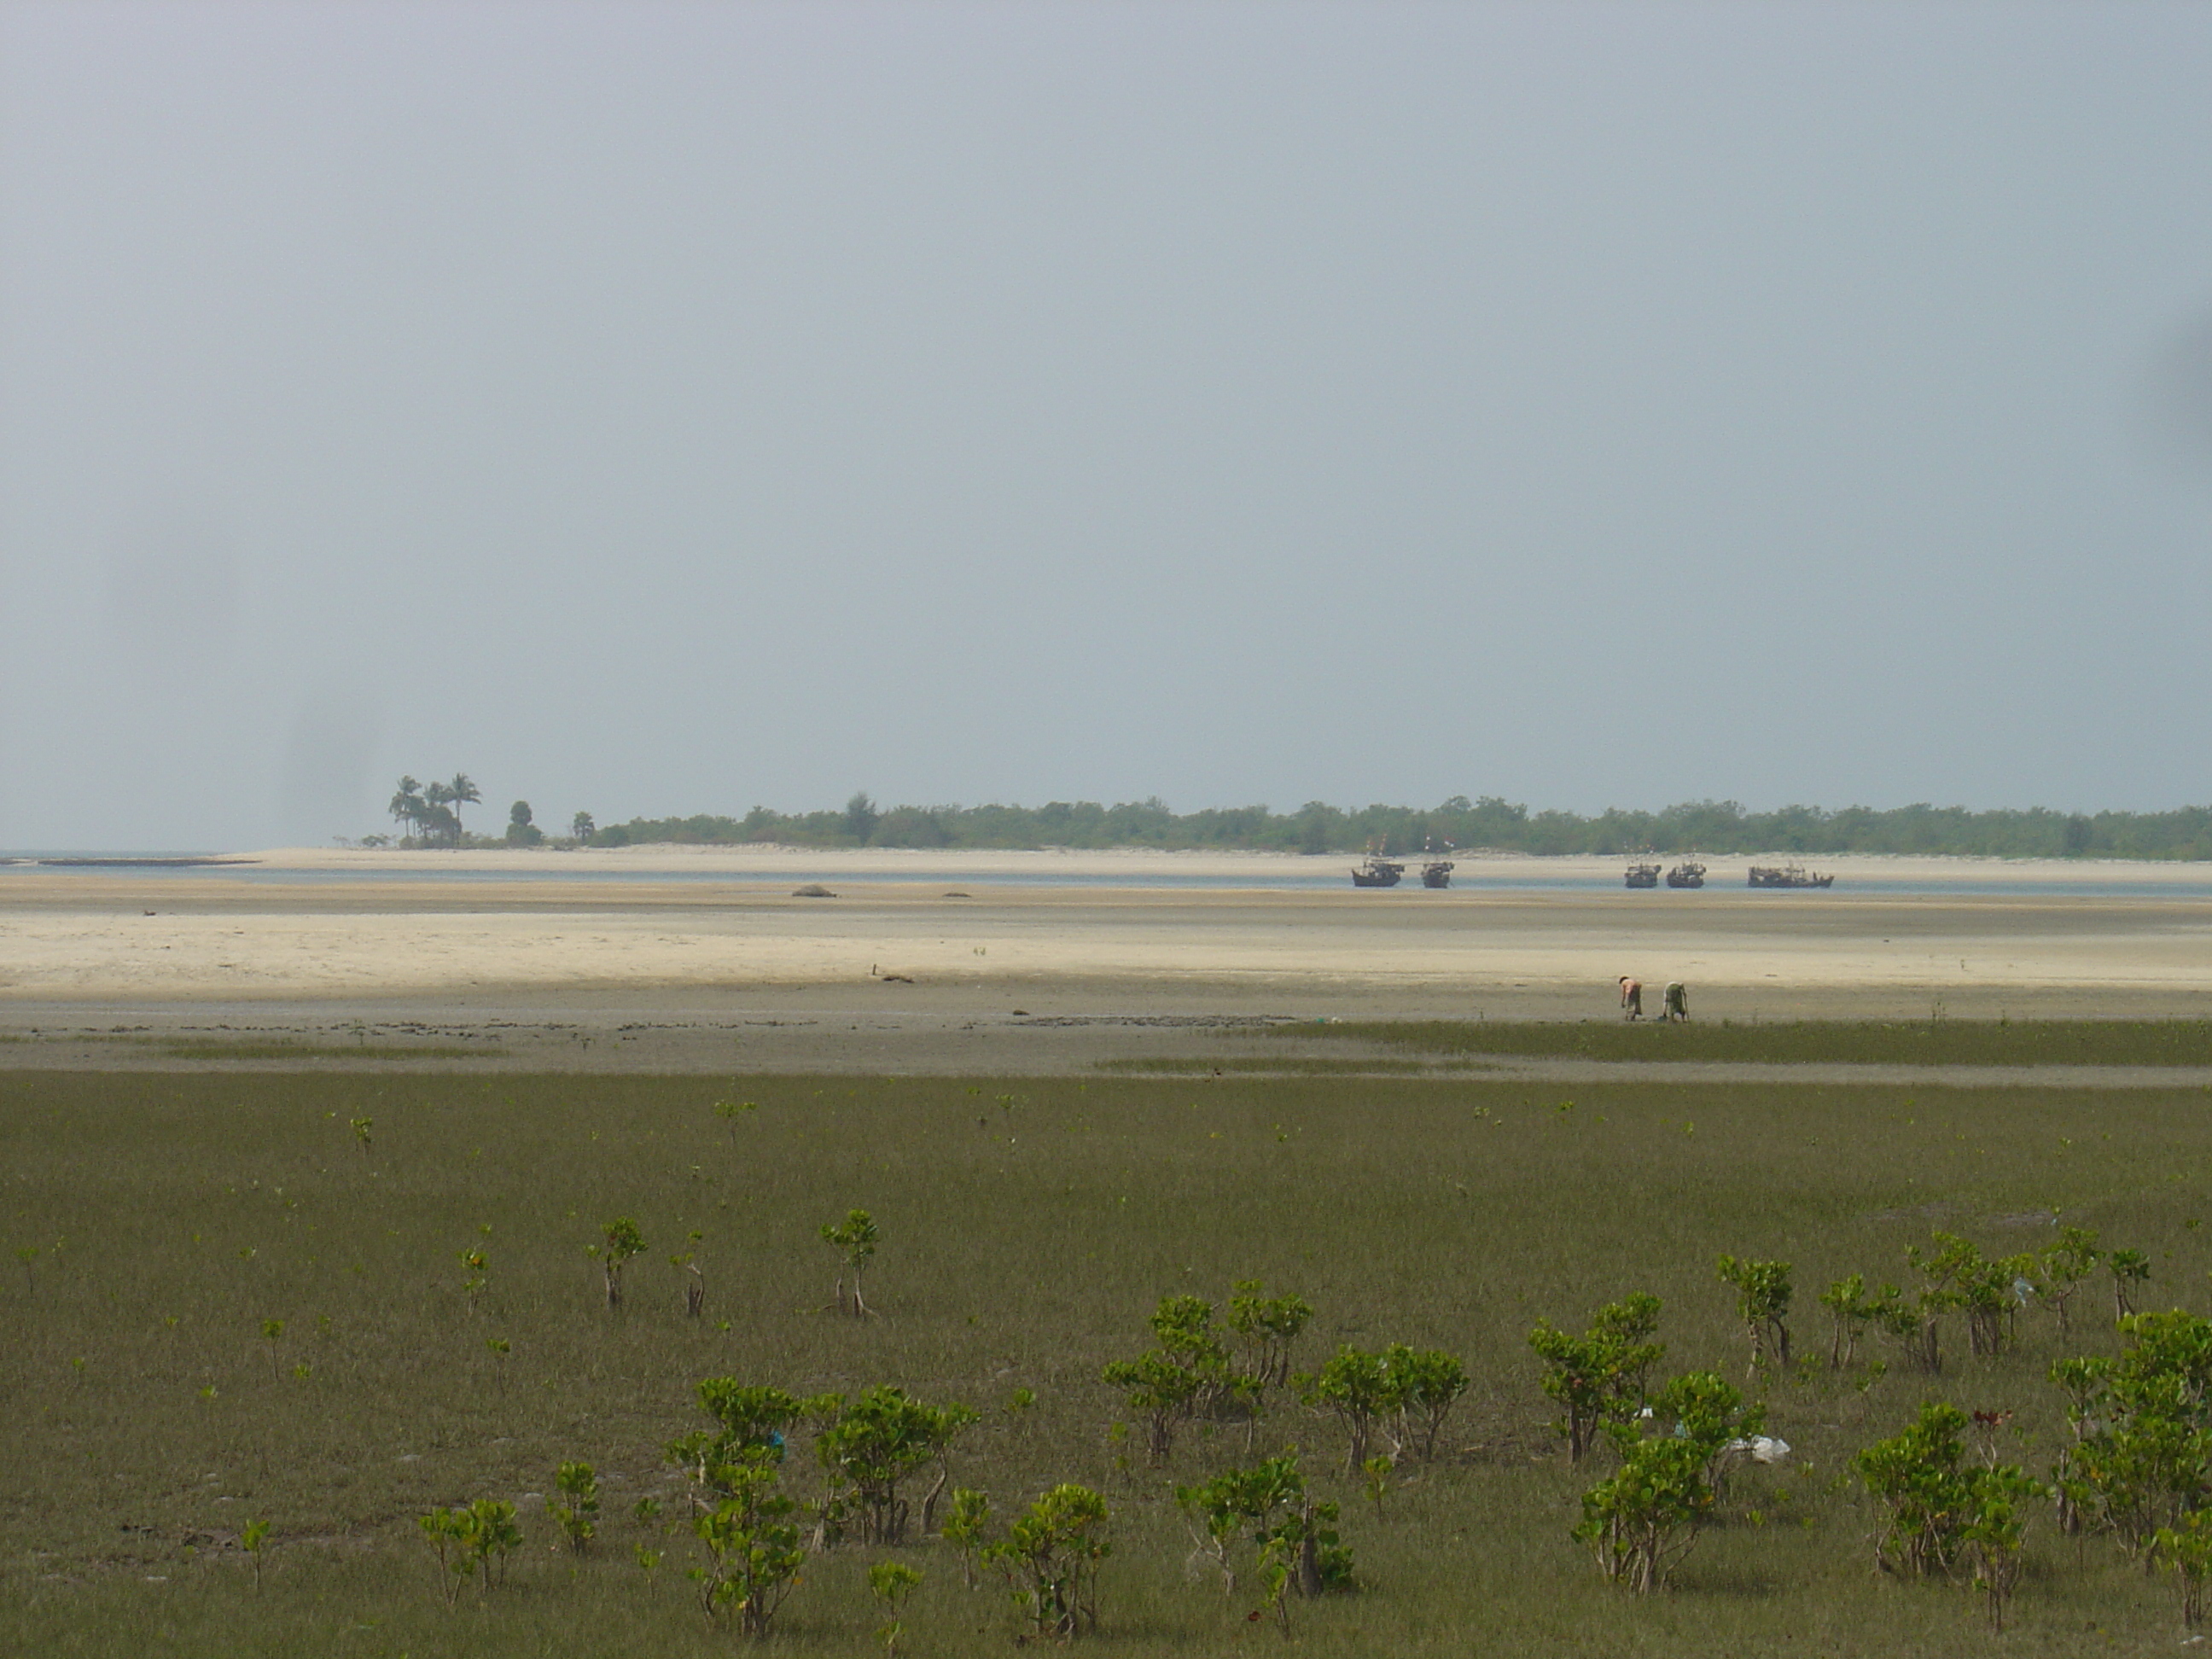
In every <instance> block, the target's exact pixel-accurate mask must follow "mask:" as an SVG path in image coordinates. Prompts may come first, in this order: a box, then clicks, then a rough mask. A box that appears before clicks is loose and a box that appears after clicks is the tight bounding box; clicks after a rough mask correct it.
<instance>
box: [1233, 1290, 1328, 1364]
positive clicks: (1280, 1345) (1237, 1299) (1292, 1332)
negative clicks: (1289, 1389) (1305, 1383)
mask: <svg viewBox="0 0 2212 1659" xmlns="http://www.w3.org/2000/svg"><path fill="white" fill-rule="evenodd" d="M1263 1288H1264V1287H1263V1286H1262V1285H1261V1282H1260V1281H1259V1280H1258V1279H1240V1280H1238V1281H1237V1284H1235V1285H1232V1286H1231V1290H1232V1291H1234V1292H1235V1294H1233V1295H1232V1296H1231V1297H1230V1298H1229V1328H1230V1329H1231V1330H1232V1331H1234V1332H1235V1333H1236V1334H1237V1339H1238V1340H1240V1341H1241V1342H1242V1343H1243V1345H1244V1348H1245V1364H1244V1373H1245V1375H1246V1376H1249V1377H1250V1378H1251V1379H1252V1380H1253V1382H1254V1383H1256V1384H1257V1385H1258V1386H1259V1387H1260V1388H1262V1389H1269V1388H1273V1389H1279V1388H1283V1387H1285V1386H1287V1385H1288V1383H1289V1382H1290V1380H1291V1348H1292V1346H1294V1345H1295V1344H1296V1343H1297V1340H1298V1336H1299V1334H1300V1333H1301V1332H1303V1331H1304V1329H1305V1328H1306V1327H1307V1326H1308V1325H1310V1324H1311V1323H1312V1322H1313V1315H1314V1310H1313V1304H1311V1303H1310V1302H1308V1301H1307V1300H1306V1299H1305V1298H1304V1297H1301V1296H1277V1297H1263V1296H1261V1294H1260V1292H1261V1290H1262V1289H1263Z"/></svg>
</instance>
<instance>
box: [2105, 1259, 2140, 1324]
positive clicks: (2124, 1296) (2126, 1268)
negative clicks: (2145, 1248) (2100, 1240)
mask: <svg viewBox="0 0 2212 1659" xmlns="http://www.w3.org/2000/svg"><path fill="white" fill-rule="evenodd" d="M2105 1267H2106V1271H2107V1272H2109V1273H2111V1274H2112V1320H2113V1322H2114V1323H2115V1324H2117V1323H2118V1322H2119V1321H2121V1320H2123V1319H2125V1318H2126V1317H2127V1316H2129V1315H2130V1314H2131V1313H2133V1312H2134V1311H2135V1310H2136V1286H2138V1285H2142V1284H2143V1283H2144V1282H2145V1281H2147V1280H2148V1279H2149V1278H2150V1258H2149V1257H2148V1256H2147V1255H2144V1254H2143V1253H2142V1251H2141V1250H2114V1251H2113V1252H2112V1254H2111V1255H2108V1256H2106V1258H2105Z"/></svg>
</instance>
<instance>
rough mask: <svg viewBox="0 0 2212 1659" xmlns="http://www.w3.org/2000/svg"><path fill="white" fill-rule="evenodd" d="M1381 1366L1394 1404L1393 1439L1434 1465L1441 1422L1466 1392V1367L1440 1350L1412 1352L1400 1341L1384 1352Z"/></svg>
mask: <svg viewBox="0 0 2212 1659" xmlns="http://www.w3.org/2000/svg"><path fill="white" fill-rule="evenodd" d="M1383 1365H1384V1368H1385V1369H1386V1370H1388V1371H1389V1376H1390V1383H1391V1389H1392V1392H1393V1393H1394V1394H1395V1395H1396V1401H1397V1413H1398V1431H1397V1434H1396V1436H1395V1438H1396V1439H1397V1441H1398V1442H1399V1444H1400V1445H1401V1447H1403V1446H1406V1445H1411V1446H1412V1447H1413V1449H1414V1451H1415V1453H1416V1454H1417V1455H1419V1458H1420V1460H1421V1462H1424V1463H1432V1462H1435V1461H1436V1456H1437V1437H1438V1436H1439V1435H1441V1434H1442V1433H1443V1427H1444V1419H1446V1418H1447V1417H1449V1416H1450V1415H1451V1409H1452V1407H1454V1406H1455V1405H1456V1404H1458V1402H1459V1398H1460V1396H1461V1395H1463V1394H1465V1393H1466V1392H1467V1389H1468V1376H1467V1367H1466V1366H1464V1365H1462V1364H1460V1362H1459V1361H1458V1360H1457V1359H1456V1358H1453V1357H1452V1356H1451V1355H1450V1354H1448V1353H1445V1352H1442V1351H1441V1350H1440V1349H1435V1348H1425V1349H1413V1348H1409V1347H1407V1346H1405V1344H1403V1343H1393V1344H1392V1345H1391V1346H1389V1348H1387V1349H1386V1350H1384V1352H1383Z"/></svg>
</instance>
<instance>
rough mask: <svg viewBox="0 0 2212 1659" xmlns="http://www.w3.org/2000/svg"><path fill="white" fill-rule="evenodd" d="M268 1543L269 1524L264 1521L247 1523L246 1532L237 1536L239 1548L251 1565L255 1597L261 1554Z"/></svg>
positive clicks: (258, 1581)
mask: <svg viewBox="0 0 2212 1659" xmlns="http://www.w3.org/2000/svg"><path fill="white" fill-rule="evenodd" d="M268 1543H269V1523H268V1522H266V1521H249V1522H246V1530H245V1531H244V1532H242V1533H240V1534H239V1535H238V1544H239V1547H240V1549H242V1550H244V1551H245V1552H246V1559H247V1560H249V1561H251V1562H252V1563H253V1589H254V1593H255V1594H256V1595H258V1594H260V1591H261V1552H262V1551H263V1550H264V1548H265V1547H267V1546H268Z"/></svg>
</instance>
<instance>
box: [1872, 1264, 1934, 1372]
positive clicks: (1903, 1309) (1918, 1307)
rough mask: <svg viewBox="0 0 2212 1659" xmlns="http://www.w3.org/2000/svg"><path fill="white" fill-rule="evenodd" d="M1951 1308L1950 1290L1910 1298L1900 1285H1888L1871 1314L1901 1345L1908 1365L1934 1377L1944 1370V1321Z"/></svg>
mask: <svg viewBox="0 0 2212 1659" xmlns="http://www.w3.org/2000/svg"><path fill="white" fill-rule="evenodd" d="M1949 1306H1951V1297H1950V1295H1949V1293H1948V1291H1940V1290H1932V1289H1931V1290H1924V1291H1921V1292H1920V1293H1919V1294H1918V1295H1917V1296H1916V1297H1911V1298H1909V1299H1908V1298H1907V1297H1906V1296H1905V1292H1904V1291H1902V1290H1900V1289H1899V1287H1898V1286H1896V1285H1883V1286H1882V1287H1881V1291H1880V1292H1879V1293H1878V1294H1877V1295H1876V1296H1875V1298H1874V1299H1873V1301H1871V1302H1870V1303H1869V1304H1867V1313H1868V1316H1869V1318H1870V1319H1871V1321H1872V1322H1873V1324H1874V1327H1875V1329H1876V1330H1878V1331H1880V1332H1881V1334H1883V1335H1885V1336H1887V1337H1888V1338H1889V1339H1890V1340H1892V1341H1893V1342H1895V1343H1896V1344H1897V1346H1898V1348H1899V1351H1900V1352H1902V1353H1903V1354H1904V1356H1905V1364H1908V1365H1910V1366H1911V1367H1912V1368H1913V1369H1914V1370H1922V1371H1926V1372H1927V1373H1928V1374H1929V1376H1935V1375H1936V1374H1937V1373H1939V1372H1941V1371H1942V1369H1943V1351H1942V1340H1941V1338H1942V1325H1941V1323H1940V1322H1941V1320H1942V1315H1943V1310H1945V1309H1946V1308H1948V1307H1949Z"/></svg>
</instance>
